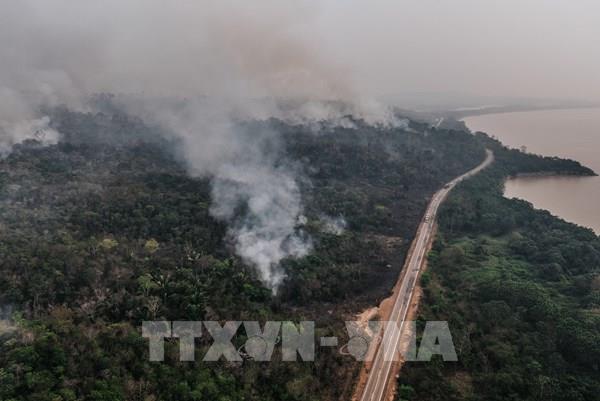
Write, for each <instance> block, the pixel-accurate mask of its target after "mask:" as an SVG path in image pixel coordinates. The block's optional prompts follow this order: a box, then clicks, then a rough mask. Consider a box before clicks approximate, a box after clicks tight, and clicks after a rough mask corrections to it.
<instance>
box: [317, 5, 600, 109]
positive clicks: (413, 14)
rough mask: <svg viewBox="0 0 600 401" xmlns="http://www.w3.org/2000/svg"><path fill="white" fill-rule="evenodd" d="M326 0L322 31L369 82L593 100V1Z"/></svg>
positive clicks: (598, 93)
mask: <svg viewBox="0 0 600 401" xmlns="http://www.w3.org/2000/svg"><path fill="white" fill-rule="evenodd" d="M324 3H325V4H326V5H325V6H324V10H325V11H324V12H323V14H322V15H321V22H322V24H323V26H324V27H325V28H324V29H325V31H326V35H324V38H323V39H324V40H326V41H327V42H328V46H330V48H331V49H334V54H335V59H336V60H337V61H338V62H339V63H341V64H343V65H348V66H351V68H352V69H353V70H354V71H356V73H357V74H359V76H360V80H359V81H360V82H361V83H363V84H366V85H368V86H369V87H370V88H371V89H373V90H376V91H379V92H394V91H433V92H437V91H468V92H475V93H478V94H482V95H508V96H534V97H556V98H564V97H572V98H594V99H597V100H600V1H597V0H409V1H406V0H370V1H365V0H326V1H325V2H324Z"/></svg>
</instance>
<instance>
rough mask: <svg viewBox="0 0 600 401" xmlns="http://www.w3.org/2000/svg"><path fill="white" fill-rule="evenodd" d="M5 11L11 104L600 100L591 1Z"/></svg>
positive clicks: (3, 38)
mask: <svg viewBox="0 0 600 401" xmlns="http://www.w3.org/2000/svg"><path fill="white" fill-rule="evenodd" d="M0 7H1V10H2V12H1V13H0V59H2V64H3V65H2V67H1V68H0V88H1V87H4V88H8V89H10V90H13V91H14V90H21V91H23V90H26V91H30V90H32V88H39V87H42V86H43V87H45V88H46V89H47V90H46V92H47V93H52V94H56V96H57V97H64V96H65V93H68V92H73V91H72V88H73V87H76V88H77V90H82V89H83V90H85V91H93V90H101V89H106V90H132V91H133V90H141V89H143V90H145V91H151V90H152V89H155V90H158V91H160V90H163V89H164V90H169V91H181V90H192V91H198V92H206V93H217V94H222V93H224V92H226V93H236V94H237V93H243V94H245V95H258V96H261V95H264V94H268V95H275V96H280V95H284V94H289V95H291V96H294V95H297V96H306V97H310V96H313V95H314V96H321V97H339V98H357V97H363V96H367V95H373V94H375V95H379V94H394V93H398V92H404V93H406V92H467V93H475V94H480V95H491V96H525V97H547V98H589V99H596V100H600V73H599V71H600V51H599V50H598V49H600V1H598V0H368V1H367V0H318V1H317V0H277V1H275V0H252V1H248V0H245V1H242V0H213V1H208V0H195V1H186V0H180V1H166V0H143V1H142V0H122V1H117V0H104V1H102V2H98V3H94V2H91V1H90V2H86V1H81V2H80V1H77V2H75V1H68V0H19V1H14V0H0ZM67 87H70V88H69V90H67V89H66V88H67ZM165 88H166V89H165Z"/></svg>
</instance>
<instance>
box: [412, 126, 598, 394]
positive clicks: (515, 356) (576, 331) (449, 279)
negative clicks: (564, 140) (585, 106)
mask: <svg viewBox="0 0 600 401" xmlns="http://www.w3.org/2000/svg"><path fill="white" fill-rule="evenodd" d="M481 139H482V140H485V141H486V142H488V145H489V146H490V145H491V146H493V147H495V153H496V159H497V162H496V163H495V165H494V166H493V167H492V168H490V169H489V170H487V171H485V172H483V173H481V174H480V175H479V176H477V177H475V178H473V179H471V180H469V181H467V182H465V183H463V184H461V185H460V187H459V188H458V189H457V191H456V192H454V193H453V194H452V195H451V197H450V199H448V201H447V203H446V204H445V205H444V206H443V210H442V212H441V216H440V234H439V237H440V238H439V239H438V241H437V243H436V245H435V246H434V250H433V252H432V255H431V257H430V270H429V272H428V275H427V276H426V279H425V280H423V281H422V284H423V285H424V286H425V289H424V290H425V291H424V292H425V298H424V299H423V301H422V305H423V309H422V311H421V316H420V319H423V320H447V321H448V322H449V325H450V329H451V331H452V334H453V338H454V341H455V346H456V348H457V352H458V358H459V361H458V362H457V363H447V364H444V365H439V366H435V367H434V366H422V365H419V364H417V363H409V364H407V365H406V368H405V370H403V374H402V377H401V379H400V383H402V384H405V385H411V386H413V387H414V389H415V395H414V396H413V397H407V399H409V400H410V399H415V400H416V399H419V400H459V399H472V400H507V399H515V400H517V399H518V400H538V399H552V400H565V401H567V400H597V399H599V397H600V374H599V370H600V365H599V364H598V361H600V346H599V344H600V315H598V313H597V309H593V307H592V308H590V304H589V300H590V298H589V295H590V294H592V293H594V292H595V291H596V290H594V289H593V288H597V282H596V281H595V280H596V277H599V275H600V239H599V238H598V237H597V236H596V235H595V234H594V233H592V232H591V230H588V229H585V228H581V227H577V226H575V225H573V224H570V223H566V222H564V221H561V220H559V219H557V218H554V217H552V216H550V214H549V213H548V212H545V211H539V210H534V209H533V208H532V206H531V205H530V204H528V203H527V202H524V201H519V200H509V199H505V198H504V197H503V196H502V192H501V184H502V181H503V180H504V178H505V177H506V176H507V175H509V174H512V173H515V172H543V171H563V169H566V170H564V171H566V172H572V173H581V174H587V173H588V171H586V170H585V169H581V168H579V167H578V165H577V164H575V163H572V162H564V161H561V160H559V159H553V158H552V159H550V158H548V159H542V158H539V157H535V156H525V155H523V154H521V153H516V152H515V151H509V150H506V149H503V148H501V147H498V146H497V144H495V143H494V142H493V141H491V140H489V139H486V138H485V137H481ZM532 170H533V171H532ZM594 283H596V284H594ZM588 308H590V309H588Z"/></svg>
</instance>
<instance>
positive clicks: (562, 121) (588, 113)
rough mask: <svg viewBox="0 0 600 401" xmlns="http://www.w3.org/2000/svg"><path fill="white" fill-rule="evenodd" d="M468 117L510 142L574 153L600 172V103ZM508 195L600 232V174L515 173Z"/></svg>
mask: <svg viewBox="0 0 600 401" xmlns="http://www.w3.org/2000/svg"><path fill="white" fill-rule="evenodd" d="M465 122H466V124H467V126H468V127H469V128H470V129H471V130H472V131H483V132H486V133H488V134H489V135H494V136H496V137H497V138H498V139H499V140H501V141H502V142H503V143H504V144H505V145H508V146H510V147H514V148H520V147H522V146H525V147H526V148H527V151H528V152H531V153H537V154H542V155H548V156H561V157H567V158H570V159H574V160H577V161H579V162H581V163H582V164H584V165H586V166H587V167H590V168H591V169H593V170H594V171H595V172H596V173H599V174H600V109H571V110H548V111H531V112H518V113H506V114H488V115H482V116H476V117H468V118H465ZM505 196H507V197H509V198H519V199H525V200H527V201H529V202H531V203H532V204H533V205H534V206H535V207H536V208H540V209H546V210H548V211H550V212H551V213H552V214H554V215H556V216H559V217H561V218H563V219H564V220H567V221H570V222H573V223H576V224H579V225H582V226H585V227H589V228H591V229H593V230H594V231H595V232H596V234H600V177H522V178H515V179H510V180H508V181H507V182H506V190H505Z"/></svg>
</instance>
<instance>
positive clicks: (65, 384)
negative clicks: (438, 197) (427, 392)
mask: <svg viewBox="0 0 600 401" xmlns="http://www.w3.org/2000/svg"><path fill="white" fill-rule="evenodd" d="M53 122H54V126H55V128H56V129H57V130H58V131H59V132H61V134H62V140H61V141H60V143H58V144H57V145H53V146H49V147H42V146H40V144H39V143H37V142H35V141H28V142H25V143H23V144H21V145H17V146H15V148H14V149H13V152H12V153H11V154H10V155H9V156H8V157H7V158H6V159H5V160H2V161H0V304H1V305H2V310H3V315H12V320H11V321H10V324H9V325H10V326H12V327H9V328H8V329H3V330H2V332H1V334H0V335H1V341H0V399H2V400H57V401H58V400H111V401H114V400H121V399H122V400H145V401H149V400H174V401H175V400H177V401H184V400H210V401H213V400H241V399H245V400H261V401H265V400H333V399H343V398H348V394H350V392H351V391H352V386H353V383H354V380H353V379H354V375H355V374H356V372H357V369H358V367H359V365H358V363H357V362H355V361H354V360H353V359H352V358H351V357H349V356H346V357H342V356H340V355H339V354H338V353H337V352H334V351H333V350H331V351H328V350H325V351H320V352H319V353H318V354H317V360H316V361H315V362H314V363H295V364H290V363H282V362H281V361H280V360H278V359H277V355H276V356H275V361H273V362H271V363H258V362H252V361H249V360H245V361H243V362H241V363H225V362H221V363H210V364H208V363H203V362H201V361H198V362H196V363H189V362H187V363H182V362H179V361H178V359H177V358H178V353H177V349H178V348H177V347H178V343H177V341H168V342H167V360H166V361H165V362H164V363H155V362H149V361H148V341H147V339H144V338H142V336H141V322H142V321H144V320H158V319H166V320H244V319H245V320H251V319H257V320H260V321H264V320H268V319H271V320H292V321H301V320H314V321H316V327H317V328H318V330H319V335H338V336H340V337H344V335H345V334H346V333H345V328H344V325H343V322H344V320H353V319H354V315H355V314H356V313H357V312H360V311H361V310H362V308H364V307H367V306H371V305H374V304H376V303H378V302H379V300H381V299H382V298H383V297H385V296H387V295H388V292H389V290H390V288H391V286H392V283H393V282H394V281H395V279H396V278H397V275H398V272H399V269H400V266H401V265H402V261H403V258H404V254H405V252H406V249H407V247H408V245H409V244H410V241H411V239H412V236H413V233H414V230H415V228H416V225H417V223H418V221H419V219H420V217H421V214H422V211H423V210H424V208H425V205H426V203H427V199H428V198H429V197H430V196H431V194H432V193H433V192H434V191H435V190H436V189H437V188H439V187H440V186H441V185H443V183H444V182H446V181H448V180H449V179H451V178H452V177H454V176H456V175H459V174H460V173H462V172H463V171H466V170H468V169H470V168H472V167H473V166H475V165H476V164H478V163H479V162H480V161H481V159H482V158H483V154H484V147H483V146H482V144H481V143H479V142H478V141H476V140H474V138H473V137H472V136H471V135H470V134H467V133H465V132H459V131H457V132H451V131H443V130H440V131H432V132H426V130H427V126H426V125H422V124H418V123H411V125H410V126H409V127H407V128H406V129H381V128H373V127H369V126H366V125H365V124H362V123H361V122H360V121H357V122H356V123H357V124H358V125H359V128H358V129H343V128H336V129H327V130H322V131H319V132H316V133H315V132H313V130H312V129H310V128H309V127H302V126H289V125H286V124H284V123H282V122H280V121H263V122H256V123H251V124H250V123H249V124H246V126H245V127H241V128H240V129H244V130H245V131H246V132H247V135H253V133H255V132H257V130H263V129H268V130H272V131H274V132H277V133H278V138H279V140H280V141H281V142H282V144H283V149H284V151H283V152H282V154H281V155H280V156H279V157H280V158H282V159H285V160H287V161H288V162H293V163H295V164H296V165H297V166H298V175H299V180H298V181H299V182H300V184H301V190H302V197H303V202H304V209H305V211H304V213H305V215H306V216H307V219H308V221H307V223H306V225H305V226H306V227H305V229H306V230H307V231H308V234H309V235H310V236H311V238H312V241H313V244H314V249H313V251H312V252H311V253H310V255H309V256H307V257H304V258H301V259H287V260H284V261H283V262H282V268H283V269H285V271H286V274H287V278H286V280H285V281H284V283H283V285H282V287H281V288H280V290H279V292H278V294H277V295H276V296H274V295H273V294H272V293H271V290H270V289H267V288H265V287H264V286H263V284H262V283H261V282H260V281H259V279H258V277H257V275H256V272H255V270H254V269H253V268H252V267H251V266H246V265H245V264H244V263H243V262H242V261H241V260H240V258H238V257H237V256H236V255H235V253H234V251H233V249H232V247H231V245H230V244H229V243H228V241H227V240H226V235H225V234H226V230H227V227H226V226H225V225H224V223H222V222H219V221H216V220H215V219H213V218H212V217H211V215H210V213H209V208H210V203H211V196H210V187H211V182H210V177H206V178H193V177H191V176H190V175H189V174H188V173H187V171H186V169H185V166H184V164H183V163H182V162H181V160H180V158H179V157H178V155H179V153H180V152H179V150H180V149H179V148H178V147H179V146H180V144H178V143H177V142H176V141H174V140H169V139H165V138H166V137H165V136H163V135H161V133H160V132H159V129H157V128H156V127H152V126H147V125H145V124H144V122H142V121H141V120H139V119H137V118H133V117H130V116H127V115H123V114H121V113H118V112H116V113H76V112H71V111H68V110H64V109H62V110H56V111H55V112H54V115H53ZM323 214H326V215H329V216H334V217H337V216H340V217H343V219H345V221H346V222H347V228H346V230H345V231H344V232H343V233H341V234H333V233H331V232H328V231H327V230H323V229H322V224H320V221H319V216H321V215H323ZM209 344H210V338H209V337H208V336H205V337H202V338H200V339H199V340H198V344H197V345H198V347H197V351H198V354H199V355H202V354H203V353H204V352H205V351H206V348H207V347H208V345H209Z"/></svg>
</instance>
